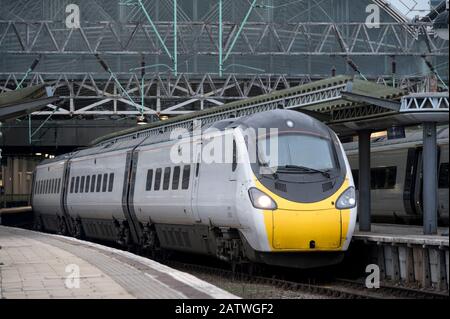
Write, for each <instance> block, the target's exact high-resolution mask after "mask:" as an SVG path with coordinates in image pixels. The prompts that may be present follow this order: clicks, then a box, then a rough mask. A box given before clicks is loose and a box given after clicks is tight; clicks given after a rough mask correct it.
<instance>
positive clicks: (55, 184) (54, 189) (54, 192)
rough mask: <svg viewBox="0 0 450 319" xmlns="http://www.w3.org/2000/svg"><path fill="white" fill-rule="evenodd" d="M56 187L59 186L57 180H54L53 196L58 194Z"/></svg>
mask: <svg viewBox="0 0 450 319" xmlns="http://www.w3.org/2000/svg"><path fill="white" fill-rule="evenodd" d="M56 186H58V184H57V182H56V178H54V179H53V194H56Z"/></svg>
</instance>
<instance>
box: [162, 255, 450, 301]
mask: <svg viewBox="0 0 450 319" xmlns="http://www.w3.org/2000/svg"><path fill="white" fill-rule="evenodd" d="M162 262H163V263H164V264H166V265H167V266H170V267H172V268H176V269H179V270H183V271H187V272H195V273H197V274H198V273H201V274H207V275H213V276H218V277H221V278H225V279H228V280H233V281H238V282H241V283H248V284H259V285H269V286H273V287H274V288H278V289H283V290H286V291H293V292H301V293H309V294H312V295H321V296H325V297H328V298H335V299H448V298H449V296H448V294H447V295H446V294H444V293H440V292H434V291H425V290H417V289H411V288H405V287H398V286H387V285H383V286H381V287H380V288H378V289H368V288H367V287H366V286H365V284H364V283H362V282H360V281H353V280H348V279H334V280H332V281H330V282H324V283H319V284H318V283H314V284H312V283H307V282H301V281H291V280H284V279H279V278H276V276H273V277H266V276H254V275H249V274H247V273H243V272H235V273H233V272H232V271H231V270H227V269H222V268H216V267H210V266H203V265H198V264H191V263H185V262H178V261H173V260H170V261H168V260H165V261H162Z"/></svg>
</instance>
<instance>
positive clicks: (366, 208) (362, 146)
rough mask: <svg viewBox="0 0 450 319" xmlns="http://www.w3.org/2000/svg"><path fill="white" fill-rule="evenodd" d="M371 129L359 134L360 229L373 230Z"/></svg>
mask: <svg viewBox="0 0 450 319" xmlns="http://www.w3.org/2000/svg"><path fill="white" fill-rule="evenodd" d="M371 134H372V132H371V131H369V130H364V131H360V132H359V133H358V136H359V142H358V143H359V146H358V148H359V199H358V214H359V230H360V231H371V218H370V205H371V196H370V195H371V194H370V136H371Z"/></svg>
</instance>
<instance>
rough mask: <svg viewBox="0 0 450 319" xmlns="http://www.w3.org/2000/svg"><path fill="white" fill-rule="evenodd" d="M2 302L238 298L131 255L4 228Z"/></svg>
mask: <svg viewBox="0 0 450 319" xmlns="http://www.w3.org/2000/svg"><path fill="white" fill-rule="evenodd" d="M77 269H78V270H79V273H78V270H77ZM78 279H79V281H77V280H78ZM2 298H6V299H13V298H20V299H22V298H26V299H48V298H55V299H64V298H80V299H105V298H108V299H211V298H221V299H222V298H223V299H230V298H236V297H235V296H234V295H232V294H230V293H228V292H226V291H224V290H222V289H220V288H217V287H215V286H213V285H211V284H209V283H206V282H204V281H202V280H200V279H198V278H196V277H194V276H192V275H189V274H187V273H183V272H180V271H178V270H174V269H171V268H169V267H167V266H164V265H162V264H160V263H157V262H155V261H152V260H150V259H147V258H144V257H140V256H137V255H134V254H131V253H129V252H125V251H121V250H117V249H113V248H110V247H105V246H101V245H98V244H93V243H89V242H85V241H80V240H77V239H73V238H68V237H62V236H58V235H50V234H44V233H37V232H34V231H28V230H23V229H18V228H10V227H5V226H0V299H2Z"/></svg>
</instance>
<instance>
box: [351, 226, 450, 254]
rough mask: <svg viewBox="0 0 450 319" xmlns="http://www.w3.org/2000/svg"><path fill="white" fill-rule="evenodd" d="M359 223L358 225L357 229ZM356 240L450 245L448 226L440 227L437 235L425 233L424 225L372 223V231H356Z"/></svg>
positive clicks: (354, 237)
mask: <svg viewBox="0 0 450 319" xmlns="http://www.w3.org/2000/svg"><path fill="white" fill-rule="evenodd" d="M358 228H359V225H357V226H356V229H358ZM353 239H354V240H364V241H372V242H379V243H381V242H384V243H397V244H410V245H426V246H438V247H439V246H444V247H445V246H446V247H447V248H448V245H449V236H448V228H439V229H438V234H437V235H435V236H430V235H423V227H421V226H410V225H390V224H372V231H371V232H361V231H358V230H357V231H355V234H354V235H353Z"/></svg>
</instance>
